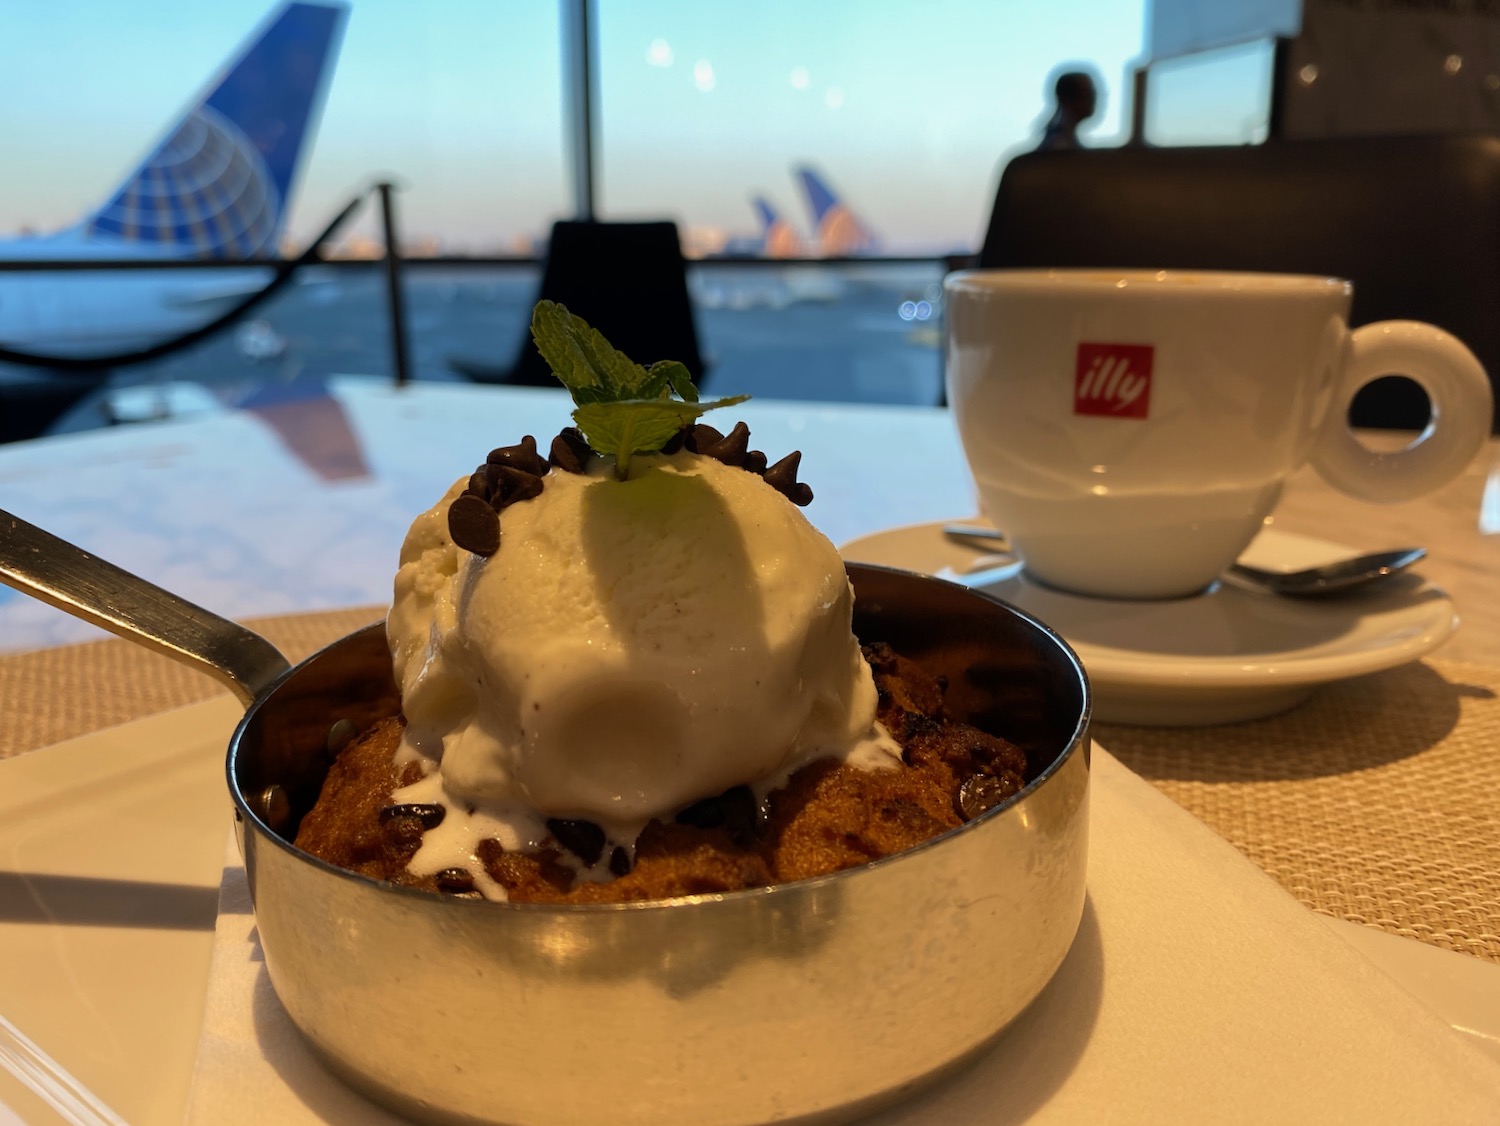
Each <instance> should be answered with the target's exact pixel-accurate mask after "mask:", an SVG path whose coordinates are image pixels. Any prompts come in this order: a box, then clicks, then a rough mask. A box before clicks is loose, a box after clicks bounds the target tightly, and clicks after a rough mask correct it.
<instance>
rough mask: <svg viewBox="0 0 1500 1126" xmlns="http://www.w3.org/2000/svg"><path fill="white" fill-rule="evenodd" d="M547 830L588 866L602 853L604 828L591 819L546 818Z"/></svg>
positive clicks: (597, 861) (597, 860) (595, 861)
mask: <svg viewBox="0 0 1500 1126" xmlns="http://www.w3.org/2000/svg"><path fill="white" fill-rule="evenodd" d="M547 831H548V832H549V833H551V834H552V835H553V836H554V837H556V838H557V843H558V844H560V845H562V846H563V848H565V849H567V850H568V851H569V852H571V853H572V854H573V855H574V856H576V857H578V859H579V860H582V861H583V862H584V863H585V864H587V865H588V866H589V867H590V868H592V867H593V866H594V865H595V864H597V863H599V858H600V857H601V856H603V855H604V830H603V829H601V828H599V826H598V825H595V824H594V823H593V822H592V821H582V820H577V819H574V818H568V817H549V818H547Z"/></svg>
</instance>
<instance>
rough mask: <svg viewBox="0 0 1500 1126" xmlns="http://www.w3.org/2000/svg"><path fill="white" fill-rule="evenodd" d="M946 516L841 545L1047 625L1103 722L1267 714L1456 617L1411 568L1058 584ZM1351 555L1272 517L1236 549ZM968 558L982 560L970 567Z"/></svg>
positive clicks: (1440, 635)
mask: <svg viewBox="0 0 1500 1126" xmlns="http://www.w3.org/2000/svg"><path fill="white" fill-rule="evenodd" d="M968 522H969V523H975V522H974V521H968ZM951 523H955V521H951V520H948V521H938V522H936V523H931V524H914V525H910V526H908V527H904V528H892V529H889V530H887V531H883V532H876V533H874V534H873V535H869V536H862V537H860V538H859V539H855V540H851V541H850V542H849V543H846V544H844V546H843V547H842V548H841V549H840V551H841V552H842V554H843V556H844V558H845V559H848V560H851V561H854V562H860V563H879V564H883V565H885V566H887V567H901V568H904V569H906V570H909V571H921V572H924V573H926V574H930V575H937V576H939V577H941V578H947V579H951V580H953V581H955V582H960V583H964V584H965V585H969V586H973V587H975V588H977V589H980V590H983V591H984V592H985V593H987V594H992V595H994V596H995V597H997V598H1001V599H1004V600H1005V601H1006V602H1009V603H1011V604H1012V605H1014V606H1018V607H1020V608H1021V609H1022V610H1025V611H1026V612H1028V613H1030V614H1032V615H1033V616H1035V617H1036V618H1038V619H1040V620H1041V621H1043V622H1045V623H1046V624H1047V625H1049V626H1051V627H1052V628H1053V629H1055V630H1056V631H1057V632H1058V633H1060V634H1062V636H1063V637H1064V638H1066V639H1067V641H1068V643H1069V644H1071V645H1072V646H1073V648H1074V649H1075V650H1076V651H1077V652H1078V656H1079V657H1080V658H1081V659H1082V660H1083V663H1084V667H1085V668H1086V669H1087V670H1088V673H1089V680H1090V682H1091V683H1092V685H1093V688H1094V715H1095V717H1096V718H1098V719H1100V720H1104V721H1106V722H1111V723H1139V724H1161V725H1172V726H1189V725H1198V724H1209V723H1233V722H1236V721H1238V720H1245V719H1256V718H1259V717H1261V716H1266V715H1274V714H1275V713H1277V712H1281V711H1285V710H1286V709H1288V708H1290V707H1293V706H1294V705H1296V704H1299V703H1301V702H1302V701H1303V700H1305V699H1306V698H1307V697H1308V696H1309V695H1311V694H1312V692H1313V690H1314V689H1315V688H1317V687H1318V685H1320V684H1326V683H1328V682H1330V681H1334V680H1341V679H1344V678H1345V677H1351V676H1359V675H1362V674H1364V673H1371V672H1379V671H1380V670H1382V669H1388V668H1394V667H1396V666H1397V665H1402V664H1405V663H1406V662H1408V661H1413V660H1415V659H1416V658H1418V657H1420V656H1422V655H1423V654H1424V653H1428V652H1430V651H1431V650H1433V649H1435V648H1436V647H1437V646H1438V645H1441V644H1442V643H1443V642H1444V641H1445V640H1447V638H1448V637H1449V635H1450V634H1452V633H1453V631H1454V629H1456V628H1457V626H1458V617H1457V615H1455V614H1454V612H1453V603H1452V602H1451V601H1450V600H1449V598H1448V596H1447V595H1446V594H1444V593H1443V591H1441V590H1439V589H1438V588H1437V587H1435V586H1433V585H1431V584H1430V583H1426V582H1424V581H1422V579H1421V578H1420V576H1418V575H1415V574H1408V575H1404V576H1401V577H1400V578H1397V579H1393V580H1388V583H1387V584H1383V585H1381V586H1379V587H1378V588H1371V589H1370V590H1368V591H1362V592H1356V593H1354V594H1352V595H1345V596H1340V597H1337V598H1329V599H1322V600H1310V599H1294V598H1283V597H1278V596H1274V595H1266V594H1261V593H1257V592H1253V591H1249V590H1242V589H1240V588H1239V587H1235V586H1232V585H1230V584H1227V583H1225V584H1220V585H1218V586H1216V587H1214V588H1213V589H1212V590H1210V591H1208V592H1207V593H1205V594H1202V595H1199V596H1197V597H1195V598H1179V599H1170V600H1165V601H1158V602H1131V601H1119V600H1113V599H1104V598H1087V597H1084V596H1082V595H1072V594H1065V593H1063V592H1061V591H1057V590H1051V589H1049V588H1046V587H1042V586H1038V585H1037V584H1035V583H1033V582H1031V581H1030V580H1029V579H1027V578H1026V577H1025V575H1024V574H1023V573H1022V572H1021V569H1020V567H1019V565H1018V564H1011V565H999V566H994V567H989V566H986V563H987V562H988V560H987V559H986V557H985V555H984V553H983V552H982V551H981V550H977V549H975V548H974V547H971V546H968V545H967V544H963V543H959V542H957V541H955V540H953V539H951V538H949V537H947V536H945V535H943V532H942V528H943V525H944V524H951ZM1357 554H1359V552H1358V551H1356V550H1355V549H1353V548H1348V547H1345V546H1343V545H1341V544H1336V543H1330V542H1328V541H1326V540H1318V539H1313V538H1311V537H1308V536H1299V535H1293V534H1292V533H1290V532H1282V531H1278V530H1276V529H1275V528H1270V527H1268V528H1266V529H1265V530H1264V531H1262V532H1261V534H1260V535H1259V536H1257V537H1256V539H1255V541H1254V542H1253V543H1252V544H1251V545H1250V547H1249V549H1248V550H1246V552H1245V554H1244V555H1243V556H1241V559H1242V560H1243V561H1244V562H1246V563H1250V564H1253V565H1254V566H1257V567H1263V568H1265V569H1267V570H1282V571H1295V570H1299V569H1301V568H1303V567H1311V566H1316V565H1318V564H1320V563H1327V562H1331V561H1332V560H1335V559H1341V558H1345V557H1347V556H1350V555H1357ZM990 560H994V561H995V562H997V563H998V562H999V560H998V558H997V557H990ZM976 564H977V565H979V566H980V567H981V568H983V569H982V570H979V571H977V572H976V571H972V570H971V569H972V568H974V567H975V565H976Z"/></svg>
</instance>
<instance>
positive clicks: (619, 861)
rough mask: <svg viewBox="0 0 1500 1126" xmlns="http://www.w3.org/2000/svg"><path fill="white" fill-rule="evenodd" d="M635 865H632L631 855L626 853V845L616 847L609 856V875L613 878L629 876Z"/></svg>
mask: <svg viewBox="0 0 1500 1126" xmlns="http://www.w3.org/2000/svg"><path fill="white" fill-rule="evenodd" d="M633 867H634V865H633V864H631V863H630V853H628V852H626V851H625V846H624V845H615V847H614V850H613V851H612V852H611V853H610V854H609V874H610V875H611V876H628V875H630V869H631V868H633Z"/></svg>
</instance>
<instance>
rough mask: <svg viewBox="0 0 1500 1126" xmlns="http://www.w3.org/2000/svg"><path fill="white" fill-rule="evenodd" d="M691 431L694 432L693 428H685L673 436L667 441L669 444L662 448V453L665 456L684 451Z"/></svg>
mask: <svg viewBox="0 0 1500 1126" xmlns="http://www.w3.org/2000/svg"><path fill="white" fill-rule="evenodd" d="M690 430H692V427H691V426H684V427H683V428H682V429H681V430H679V431H677V433H676V434H673V435H672V436H671V437H670V438H668V439H667V444H666V445H665V446H663V447H662V448H661V452H662V453H664V454H675V453H676V452H677V451H678V450H680V449H682V447H683V446H685V445H687V440H688V432H689V431H690Z"/></svg>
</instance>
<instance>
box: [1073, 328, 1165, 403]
mask: <svg viewBox="0 0 1500 1126" xmlns="http://www.w3.org/2000/svg"><path fill="white" fill-rule="evenodd" d="M1155 352H1156V349H1155V348H1154V347H1152V346H1151V345H1150V344H1080V345H1079V346H1078V363H1077V365H1076V367H1075V370H1074V373H1073V413H1074V414H1097V415H1104V416H1106V417H1109V418H1145V417H1146V416H1147V414H1148V413H1149V412H1150V410H1151V359H1152V356H1153V354H1154V353H1155Z"/></svg>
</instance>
